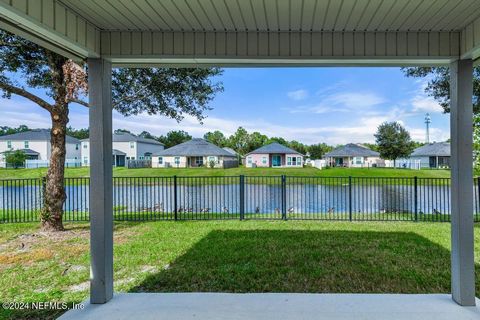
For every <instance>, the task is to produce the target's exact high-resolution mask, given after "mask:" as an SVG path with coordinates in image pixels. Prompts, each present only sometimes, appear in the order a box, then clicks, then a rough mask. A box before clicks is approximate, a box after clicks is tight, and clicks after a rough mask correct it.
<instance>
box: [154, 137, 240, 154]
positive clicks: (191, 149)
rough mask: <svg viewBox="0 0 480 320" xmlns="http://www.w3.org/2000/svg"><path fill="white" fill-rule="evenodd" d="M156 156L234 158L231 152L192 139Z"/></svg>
mask: <svg viewBox="0 0 480 320" xmlns="http://www.w3.org/2000/svg"><path fill="white" fill-rule="evenodd" d="M154 156H173V157H175V156H184V157H195V156H197V157H205V156H224V157H234V155H233V154H231V153H230V152H228V151H226V150H224V149H222V148H220V147H217V146H216V145H214V144H213V143H210V142H208V141H205V140H203V139H198V138H195V139H192V140H190V141H186V142H183V143H180V144H177V145H176V146H173V147H171V148H168V149H165V150H163V151H160V152H157V153H155V154H154Z"/></svg>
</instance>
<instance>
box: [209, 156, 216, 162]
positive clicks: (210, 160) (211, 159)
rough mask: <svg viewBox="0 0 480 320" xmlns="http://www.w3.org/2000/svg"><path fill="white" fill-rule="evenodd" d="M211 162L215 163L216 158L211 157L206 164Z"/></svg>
mask: <svg viewBox="0 0 480 320" xmlns="http://www.w3.org/2000/svg"><path fill="white" fill-rule="evenodd" d="M212 161H214V162H217V157H213V156H210V157H208V162H212Z"/></svg>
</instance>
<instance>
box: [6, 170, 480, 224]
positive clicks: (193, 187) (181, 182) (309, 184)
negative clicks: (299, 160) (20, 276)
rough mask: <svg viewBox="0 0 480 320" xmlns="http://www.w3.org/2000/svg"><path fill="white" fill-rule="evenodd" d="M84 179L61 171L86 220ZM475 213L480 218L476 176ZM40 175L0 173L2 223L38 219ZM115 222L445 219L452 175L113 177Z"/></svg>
mask: <svg viewBox="0 0 480 320" xmlns="http://www.w3.org/2000/svg"><path fill="white" fill-rule="evenodd" d="M89 181H90V179H89V178H66V179H65V191H66V193H67V200H66V202H65V205H64V210H65V215H64V220H65V221H88V220H89ZM472 187H473V188H474V189H473V190H474V199H475V203H474V212H472V214H473V215H474V220H475V222H479V221H480V180H479V179H478V178H475V179H474V181H473V185H472ZM44 188H45V180H44V179H15V180H0V197H1V198H0V206H1V207H0V222H4V223H6V222H29V221H38V220H39V214H40V211H41V209H42V207H43V195H44ZM113 213H114V218H115V220H119V221H150V220H152V221H153V220H214V219H215V220H217V219H241V220H243V219H278V220H280V219H283V220H298V219H305V220H346V221H438V222H448V221H450V179H449V178H417V177H414V178H377V177H290V176H288V177H287V176H229V177H116V178H114V179H113Z"/></svg>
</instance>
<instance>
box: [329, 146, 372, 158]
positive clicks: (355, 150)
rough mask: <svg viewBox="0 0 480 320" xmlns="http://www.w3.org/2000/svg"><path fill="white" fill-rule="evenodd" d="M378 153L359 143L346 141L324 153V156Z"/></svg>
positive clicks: (368, 155) (366, 155)
mask: <svg viewBox="0 0 480 320" xmlns="http://www.w3.org/2000/svg"><path fill="white" fill-rule="evenodd" d="M379 156H380V153H378V152H376V151H373V150H371V149H369V148H367V147H365V146H362V145H361V144H356V143H348V144H346V145H344V146H341V147H338V148H336V149H335V150H332V151H330V152H328V153H326V154H325V156H324V157H325V158H331V157H379Z"/></svg>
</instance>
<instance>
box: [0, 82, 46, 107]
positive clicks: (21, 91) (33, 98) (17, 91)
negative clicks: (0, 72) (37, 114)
mask: <svg viewBox="0 0 480 320" xmlns="http://www.w3.org/2000/svg"><path fill="white" fill-rule="evenodd" d="M0 89H3V90H5V91H7V92H8V93H13V94H16V95H19V96H21V97H24V98H27V99H29V100H30V101H33V102H35V103H36V104H38V105H39V106H40V107H42V108H43V109H45V110H47V111H48V112H52V110H53V106H52V105H51V104H50V103H48V102H47V101H45V100H43V99H42V98H40V97H37V96H36V95H34V94H32V93H30V92H28V91H26V90H25V89H23V88H19V87H15V86H12V85H10V84H8V83H5V82H1V81H0Z"/></svg>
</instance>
